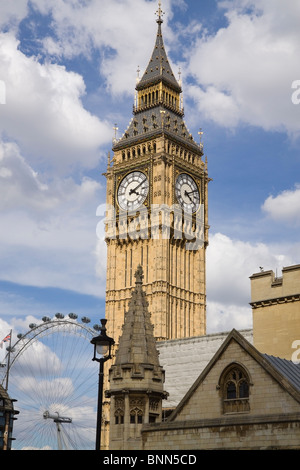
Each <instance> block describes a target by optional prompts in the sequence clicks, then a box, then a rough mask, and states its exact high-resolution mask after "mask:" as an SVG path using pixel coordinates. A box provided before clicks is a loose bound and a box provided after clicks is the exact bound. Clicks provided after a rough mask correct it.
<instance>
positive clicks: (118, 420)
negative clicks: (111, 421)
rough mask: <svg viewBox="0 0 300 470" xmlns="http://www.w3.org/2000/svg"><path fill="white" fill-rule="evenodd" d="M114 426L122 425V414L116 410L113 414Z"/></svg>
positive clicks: (121, 411)
mask: <svg viewBox="0 0 300 470" xmlns="http://www.w3.org/2000/svg"><path fill="white" fill-rule="evenodd" d="M115 424H124V412H123V410H120V409H118V410H117V411H116V412H115Z"/></svg>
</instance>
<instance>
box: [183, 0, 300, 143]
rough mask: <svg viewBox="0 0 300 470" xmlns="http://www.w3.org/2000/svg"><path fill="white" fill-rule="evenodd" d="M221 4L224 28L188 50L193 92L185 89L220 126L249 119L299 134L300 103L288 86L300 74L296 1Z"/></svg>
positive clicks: (298, 9)
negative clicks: (225, 19)
mask: <svg viewBox="0 0 300 470" xmlns="http://www.w3.org/2000/svg"><path fill="white" fill-rule="evenodd" d="M221 5H222V6H223V8H224V9H225V15H226V16H227V19H228V26H226V27H224V28H221V29H219V30H218V31H217V32H216V33H215V34H214V35H206V36H203V37H202V38H201V39H198V40H197V41H196V43H195V46H194V48H191V50H190V51H189V52H188V57H189V72H190V74H191V75H192V76H193V77H194V78H195V80H196V82H197V87H196V92H195V87H191V88H190V89H189V88H187V93H188V94H189V95H190V97H191V98H195V101H196V102H197V105H198V108H199V110H200V111H201V112H203V113H204V114H205V116H206V117H207V118H210V119H212V120H214V121H215V122H217V123H218V124H220V125H223V126H226V127H234V126H236V125H237V124H239V123H247V124H250V125H253V126H260V127H262V128H263V129H265V130H282V131H286V132H288V133H289V134H291V135H292V134H293V135H298V134H299V107H297V106H295V105H293V104H292V102H291V95H292V90H291V84H292V82H293V81H294V80H295V79H297V78H299V67H298V62H299V61H298V55H299V42H300V30H299V18H300V8H299V3H298V2H295V1H294V0H287V1H286V2H285V3H284V6H283V4H282V2H281V1H279V0H275V1H272V2H270V1H269V0H259V1H258V0H252V1H250V0H249V1H242V2H236V1H228V2H222V3H221ZM199 86H201V89H200V90H199V88H198V87H199ZM197 88H198V92H197Z"/></svg>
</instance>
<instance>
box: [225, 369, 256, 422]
mask: <svg viewBox="0 0 300 470" xmlns="http://www.w3.org/2000/svg"><path fill="white" fill-rule="evenodd" d="M220 388H221V394H222V401H223V413H225V414H226V413H244V412H248V411H250V403H249V388H250V379H249V375H248V373H247V372H246V370H245V369H244V368H243V367H242V366H240V365H239V364H233V365H231V366H230V367H229V368H226V369H225V371H224V372H223V374H222V377H221V381H220Z"/></svg>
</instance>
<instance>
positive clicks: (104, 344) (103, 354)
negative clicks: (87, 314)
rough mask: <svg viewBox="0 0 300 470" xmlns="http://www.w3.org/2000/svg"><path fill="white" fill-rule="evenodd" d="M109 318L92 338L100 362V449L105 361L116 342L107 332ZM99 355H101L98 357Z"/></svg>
mask: <svg viewBox="0 0 300 470" xmlns="http://www.w3.org/2000/svg"><path fill="white" fill-rule="evenodd" d="M106 322H107V320H105V319H102V320H101V333H100V335H99V336H95V337H94V338H92V340H91V343H92V344H93V345H94V357H93V361H97V362H99V364H100V365H99V385H98V405H97V430H96V447H95V450H100V446H101V425H102V401H103V375H104V373H103V365H104V362H106V361H108V360H109V359H111V348H112V346H113V345H114V344H115V341H114V339H113V338H110V337H109V336H107V334H106V326H105V325H106ZM98 355H99V356H100V357H98Z"/></svg>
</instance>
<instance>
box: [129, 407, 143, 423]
mask: <svg viewBox="0 0 300 470" xmlns="http://www.w3.org/2000/svg"><path fill="white" fill-rule="evenodd" d="M142 423H143V412H142V410H141V409H140V408H137V407H136V408H133V409H132V410H131V411H130V424H142Z"/></svg>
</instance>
